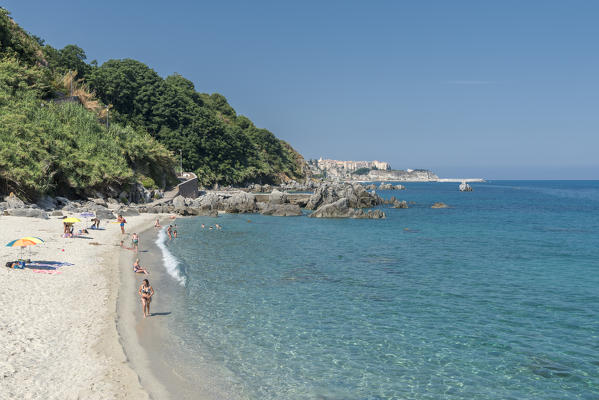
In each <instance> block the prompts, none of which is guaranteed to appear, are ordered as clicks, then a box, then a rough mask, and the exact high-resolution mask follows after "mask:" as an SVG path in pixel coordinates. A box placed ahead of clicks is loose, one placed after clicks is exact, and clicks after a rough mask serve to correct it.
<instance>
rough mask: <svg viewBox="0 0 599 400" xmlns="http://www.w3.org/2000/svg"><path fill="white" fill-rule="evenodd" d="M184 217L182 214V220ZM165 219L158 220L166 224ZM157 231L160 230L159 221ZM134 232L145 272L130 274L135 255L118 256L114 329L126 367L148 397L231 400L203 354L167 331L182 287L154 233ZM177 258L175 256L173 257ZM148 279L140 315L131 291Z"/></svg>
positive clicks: (179, 309)
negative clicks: (148, 297) (147, 303)
mask: <svg viewBox="0 0 599 400" xmlns="http://www.w3.org/2000/svg"><path fill="white" fill-rule="evenodd" d="M184 219H188V218H184ZM170 221H171V220H168V221H166V220H165V221H162V220H161V224H166V225H168V223H169V222H170ZM161 229H164V225H163V227H162V228H161ZM139 234H140V252H139V254H140V257H139V258H140V264H141V265H142V266H143V267H146V268H148V271H149V275H147V276H146V275H144V274H135V273H133V272H132V267H131V266H132V263H133V260H134V256H135V253H133V252H131V254H127V253H123V254H121V256H120V257H119V271H120V279H121V285H120V289H119V293H118V299H117V315H118V319H117V324H116V326H117V330H118V333H119V337H120V341H121V345H122V346H123V351H124V353H125V354H126V356H127V359H128V362H129V363H130V365H131V368H132V369H133V370H134V371H135V372H136V373H137V375H138V376H139V380H140V383H141V385H142V386H143V388H144V389H145V390H146V391H147V393H148V394H149V396H150V398H155V399H182V400H187V399H189V400H198V399H202V400H208V399H209V400H213V399H214V400H216V399H222V398H228V399H237V398H240V397H239V394H238V393H236V394H232V393H227V392H225V390H226V389H228V386H227V384H226V383H224V382H223V379H222V376H221V375H220V374H219V373H218V372H215V371H214V370H213V368H211V367H210V361H209V360H208V359H206V358H205V357H204V356H202V357H201V360H202V361H201V362H199V363H198V359H197V356H198V354H197V353H195V352H192V351H190V350H191V349H188V348H187V347H186V346H187V344H186V343H185V340H184V338H183V337H182V336H181V335H179V334H177V333H176V332H173V330H172V329H176V327H178V325H177V323H176V321H175V320H176V314H178V313H180V312H184V311H182V310H184V306H185V304H184V298H185V290H186V288H185V286H183V285H181V283H180V281H178V280H177V278H176V277H174V276H172V275H171V274H170V273H169V271H168V270H167V268H166V266H165V264H164V263H165V260H164V259H163V253H162V250H161V249H160V247H159V245H158V244H157V238H158V231H156V230H155V229H154V228H153V227H150V228H148V229H146V230H144V231H141V232H139ZM179 261H180V260H179ZM144 278H148V280H149V281H150V284H151V285H152V287H153V288H154V290H155V295H154V298H153V300H152V308H151V314H152V315H151V316H150V317H148V318H146V319H144V318H143V316H142V311H141V303H140V301H139V296H138V294H137V289H138V285H139V283H140V281H141V280H142V279H144Z"/></svg>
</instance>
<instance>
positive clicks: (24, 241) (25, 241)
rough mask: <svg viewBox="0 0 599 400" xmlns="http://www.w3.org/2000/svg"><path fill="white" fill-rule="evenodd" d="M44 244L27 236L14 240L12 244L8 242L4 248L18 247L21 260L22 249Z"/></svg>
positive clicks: (40, 240)
mask: <svg viewBox="0 0 599 400" xmlns="http://www.w3.org/2000/svg"><path fill="white" fill-rule="evenodd" d="M40 243H44V241H43V240H42V239H40V238H38V237H35V236H27V237H24V238H20V239H15V240H13V241H12V242H8V243H7V244H6V247H20V248H21V256H20V258H23V249H24V248H25V247H27V246H35V245H36V244H40Z"/></svg>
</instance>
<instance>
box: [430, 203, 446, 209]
mask: <svg viewBox="0 0 599 400" xmlns="http://www.w3.org/2000/svg"><path fill="white" fill-rule="evenodd" d="M431 208H449V206H448V205H447V204H445V203H441V202H436V203H435V204H433V205H432V206H431Z"/></svg>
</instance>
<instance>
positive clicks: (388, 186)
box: [379, 183, 394, 190]
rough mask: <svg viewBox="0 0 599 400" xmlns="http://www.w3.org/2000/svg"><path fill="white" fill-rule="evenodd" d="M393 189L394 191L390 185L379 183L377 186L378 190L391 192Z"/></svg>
mask: <svg viewBox="0 0 599 400" xmlns="http://www.w3.org/2000/svg"><path fill="white" fill-rule="evenodd" d="M393 189H394V187H393V185H392V184H390V183H381V184H380V185H379V190H393Z"/></svg>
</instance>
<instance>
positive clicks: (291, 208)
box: [260, 203, 302, 217]
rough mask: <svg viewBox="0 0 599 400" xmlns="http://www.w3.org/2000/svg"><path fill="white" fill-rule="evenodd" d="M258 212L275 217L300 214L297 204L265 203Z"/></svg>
mask: <svg viewBox="0 0 599 400" xmlns="http://www.w3.org/2000/svg"><path fill="white" fill-rule="evenodd" d="M260 204H263V203H260ZM260 214H262V215H273V216H275V217H295V216H300V215H302V210H301V209H300V208H299V206H298V205H297V204H265V205H264V206H263V207H261V209H260Z"/></svg>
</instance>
